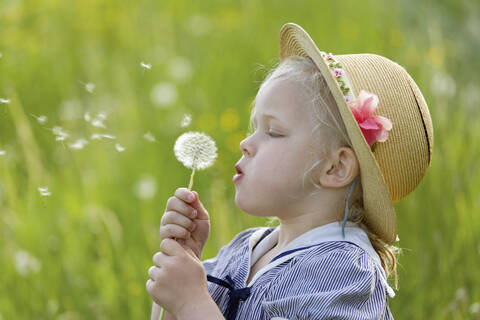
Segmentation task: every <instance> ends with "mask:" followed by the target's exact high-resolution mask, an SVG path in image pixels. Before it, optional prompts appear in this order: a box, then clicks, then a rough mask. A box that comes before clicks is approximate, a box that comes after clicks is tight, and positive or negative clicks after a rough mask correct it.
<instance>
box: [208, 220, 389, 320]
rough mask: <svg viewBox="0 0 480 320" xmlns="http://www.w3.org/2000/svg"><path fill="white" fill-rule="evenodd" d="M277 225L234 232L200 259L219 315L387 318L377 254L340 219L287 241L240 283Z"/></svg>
mask: <svg viewBox="0 0 480 320" xmlns="http://www.w3.org/2000/svg"><path fill="white" fill-rule="evenodd" d="M278 232H279V227H276V228H273V227H257V228H250V229H247V230H244V231H242V232H241V233H239V234H238V235H236V236H235V237H234V238H233V240H232V241H231V242H230V243H229V244H227V245H226V246H224V247H222V248H221V249H220V251H219V252H218V255H217V256H216V257H214V258H212V259H208V260H205V261H203V265H204V267H205V271H206V273H207V275H208V276H207V277H208V280H209V283H208V291H209V293H210V295H211V296H212V298H213V299H214V300H215V302H216V303H217V305H218V307H219V308H220V310H221V311H222V313H223V314H224V315H225V316H226V319H227V320H230V319H241V320H243V319H249V320H256V319H259V320H260V319H261V320H274V319H278V320H279V319H290V320H293V319H295V320H304V319H305V320H307V319H309V320H317V319H359V320H360V319H362V320H363V319H369V320H370V319H393V317H392V314H391V312H390V309H389V307H388V301H387V296H388V297H391V298H393V297H394V296H395V293H394V292H393V290H392V288H391V287H390V286H389V285H388V283H387V281H386V278H385V273H384V271H383V269H382V268H381V264H380V258H379V257H378V255H377V254H376V252H375V250H374V249H373V247H372V246H371V243H370V241H369V240H368V237H367V235H366V233H365V232H364V231H363V230H362V229H361V228H359V227H358V226H357V225H355V224H354V223H351V222H347V224H346V226H345V238H344V239H343V238H342V235H341V223H340V222H333V223H330V224H326V225H323V226H320V227H317V228H314V229H312V230H310V231H308V232H306V233H304V234H302V235H301V236H299V237H297V238H296V239H294V240H293V241H292V242H290V243H289V244H288V245H287V246H286V247H285V248H284V249H283V250H282V252H281V253H280V254H279V255H277V256H276V257H275V258H274V259H272V261H270V263H269V264H268V265H267V266H265V267H264V268H262V269H261V270H260V271H258V272H257V274H256V275H255V276H254V277H253V278H252V280H251V281H250V283H249V284H247V283H246V281H247V278H248V275H249V272H250V268H251V266H252V265H253V264H255V262H256V261H257V260H258V259H259V258H260V257H261V256H263V254H264V253H266V252H267V251H269V250H270V249H271V248H272V247H273V246H275V245H276V243H277V241H278Z"/></svg>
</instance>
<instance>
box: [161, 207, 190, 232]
mask: <svg viewBox="0 0 480 320" xmlns="http://www.w3.org/2000/svg"><path fill="white" fill-rule="evenodd" d="M167 224H176V225H179V226H182V227H184V228H185V229H188V230H192V228H193V226H194V224H193V221H192V220H191V219H190V218H187V217H185V216H184V215H183V214H180V213H178V212H175V211H167V212H165V213H164V214H163V216H162V219H161V221H160V225H161V226H164V225H167Z"/></svg>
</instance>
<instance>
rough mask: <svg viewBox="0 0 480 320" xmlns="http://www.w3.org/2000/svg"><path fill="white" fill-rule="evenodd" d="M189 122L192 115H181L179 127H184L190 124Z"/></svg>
mask: <svg viewBox="0 0 480 320" xmlns="http://www.w3.org/2000/svg"><path fill="white" fill-rule="evenodd" d="M191 121H192V115H191V114H188V113H187V114H185V115H183V119H182V123H181V126H182V127H186V126H188V125H189V124H190V122H191Z"/></svg>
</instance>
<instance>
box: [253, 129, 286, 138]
mask: <svg viewBox="0 0 480 320" xmlns="http://www.w3.org/2000/svg"><path fill="white" fill-rule="evenodd" d="M254 132H255V130H254ZM265 133H266V134H267V135H268V136H270V137H272V138H280V137H282V135H279V134H276V133H273V132H271V131H266V132H265ZM252 134H253V132H249V133H248V134H247V137H249V136H251V135H252Z"/></svg>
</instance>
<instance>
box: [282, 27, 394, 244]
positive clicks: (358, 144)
mask: <svg viewBox="0 0 480 320" xmlns="http://www.w3.org/2000/svg"><path fill="white" fill-rule="evenodd" d="M279 51H280V52H279V54H280V61H282V60H284V59H286V58H287V57H289V56H292V55H297V56H304V57H310V59H312V61H313V62H314V63H315V65H316V66H317V67H318V69H319V70H320V72H321V73H322V75H323V77H324V78H325V80H326V82H327V85H328V87H329V89H330V91H331V93H332V95H333V97H334V98H335V101H336V103H337V106H338V108H339V111H340V115H341V117H342V120H343V122H344V124H345V127H346V130H347V134H348V136H349V138H350V141H351V143H352V148H353V150H354V151H355V154H356V156H357V159H358V161H359V165H360V172H361V175H360V176H361V182H362V188H363V205H364V209H365V219H364V222H365V223H366V225H367V226H368V227H369V229H370V230H371V231H373V232H374V233H375V234H376V235H377V236H379V237H380V238H381V239H382V240H383V241H384V242H386V243H388V244H392V243H393V242H395V240H396V236H397V219H396V215H395V209H394V207H393V202H392V200H391V197H390V193H389V191H388V188H387V185H386V183H385V179H384V177H383V175H382V172H381V170H380V167H379V165H378V163H377V161H376V160H375V156H374V154H373V153H372V150H371V148H370V146H369V145H368V143H367V141H366V140H365V138H364V136H363V134H362V131H361V130H360V127H359V126H358V124H357V121H356V120H355V117H354V116H353V113H352V112H351V110H350V108H349V106H348V104H347V102H346V101H345V97H344V96H343V93H342V90H341V89H340V86H339V85H338V83H337V81H336V80H335V78H334V76H333V75H332V73H331V72H330V69H329V67H328V65H327V63H326V62H325V60H324V59H323V57H322V55H321V53H320V50H319V49H318V48H317V46H316V45H315V43H314V42H313V40H312V39H311V38H310V36H309V35H308V33H307V32H306V31H305V30H303V29H302V27H300V26H299V25H297V24H294V23H287V24H285V25H284V26H283V27H282V29H281V30H280V46H279ZM351 89H352V90H353V88H351ZM356 95H357V94H355V96H356Z"/></svg>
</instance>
